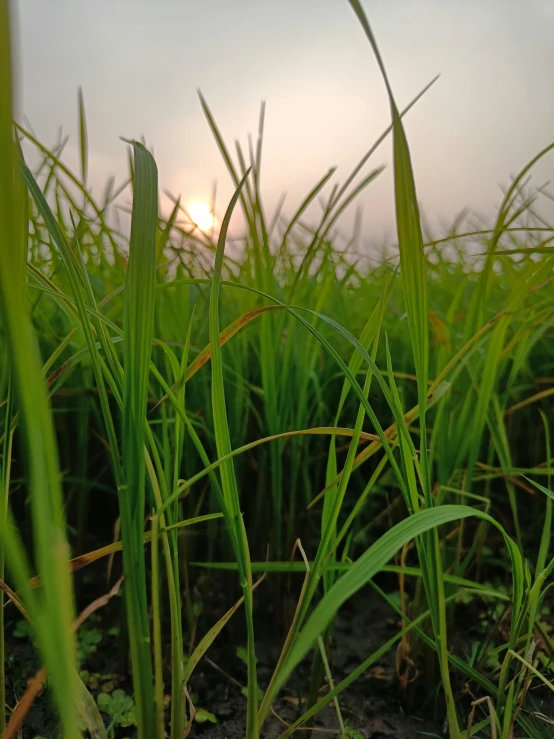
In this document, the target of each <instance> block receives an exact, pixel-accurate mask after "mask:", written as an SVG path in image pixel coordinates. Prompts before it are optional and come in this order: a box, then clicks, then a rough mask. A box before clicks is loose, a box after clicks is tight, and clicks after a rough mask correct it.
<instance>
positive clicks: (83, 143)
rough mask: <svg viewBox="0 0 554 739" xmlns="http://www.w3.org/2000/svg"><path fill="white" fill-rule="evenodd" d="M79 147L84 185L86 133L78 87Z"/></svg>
mask: <svg viewBox="0 0 554 739" xmlns="http://www.w3.org/2000/svg"><path fill="white" fill-rule="evenodd" d="M79 149H80V153H81V179H82V181H83V185H84V186H85V187H86V184H87V175H88V133H87V119H86V115H85V99H84V97H83V88H82V87H79Z"/></svg>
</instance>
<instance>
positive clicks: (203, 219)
mask: <svg viewBox="0 0 554 739" xmlns="http://www.w3.org/2000/svg"><path fill="white" fill-rule="evenodd" d="M188 212H189V215H190V217H191V219H192V222H193V223H194V225H195V226H197V227H198V228H199V229H200V230H201V231H209V230H210V229H211V228H213V225H214V217H213V213H212V210H211V208H210V206H209V205H208V203H206V202H204V201H203V200H194V201H193V202H192V203H190V205H189V206H188Z"/></svg>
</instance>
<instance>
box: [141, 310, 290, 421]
mask: <svg viewBox="0 0 554 739" xmlns="http://www.w3.org/2000/svg"><path fill="white" fill-rule="evenodd" d="M274 310H283V306H282V305H266V306H264V307H263V308H256V309H255V310H253V311H250V312H249V313H245V314H244V315H242V316H239V318H237V319H236V321H233V323H230V324H229V325H228V326H227V328H224V329H223V331H222V332H221V333H220V334H219V346H225V344H226V343H227V342H228V341H229V339H232V338H233V336H234V335H235V334H236V333H238V332H239V331H240V330H241V329H242V328H244V327H245V326H247V325H248V324H249V323H251V322H252V321H253V320H254V319H255V318H258V316H261V315H262V314H263V313H268V312H269V311H274ZM211 356H212V348H211V345H210V344H208V345H207V346H205V347H204V348H203V349H202V351H201V352H200V354H199V355H198V356H197V357H196V359H195V360H194V361H192V362H191V363H190V364H189V366H188V367H187V371H186V373H185V377H184V382H188V381H189V380H190V379H191V377H193V376H194V375H195V374H196V373H197V372H198V370H199V369H200V368H201V367H203V366H204V365H205V364H206V362H208V361H209V360H210V359H211ZM178 389H179V384H178V383H176V384H175V385H174V386H173V387H172V388H171V391H172V392H176V391H177V390H178ZM168 398H169V396H168V395H164V397H163V398H162V399H161V400H159V401H158V402H157V403H156V405H155V406H154V407H153V408H152V410H151V411H150V413H153V412H154V411H155V410H156V408H158V407H159V406H160V405H161V404H162V403H165V401H166V400H168Z"/></svg>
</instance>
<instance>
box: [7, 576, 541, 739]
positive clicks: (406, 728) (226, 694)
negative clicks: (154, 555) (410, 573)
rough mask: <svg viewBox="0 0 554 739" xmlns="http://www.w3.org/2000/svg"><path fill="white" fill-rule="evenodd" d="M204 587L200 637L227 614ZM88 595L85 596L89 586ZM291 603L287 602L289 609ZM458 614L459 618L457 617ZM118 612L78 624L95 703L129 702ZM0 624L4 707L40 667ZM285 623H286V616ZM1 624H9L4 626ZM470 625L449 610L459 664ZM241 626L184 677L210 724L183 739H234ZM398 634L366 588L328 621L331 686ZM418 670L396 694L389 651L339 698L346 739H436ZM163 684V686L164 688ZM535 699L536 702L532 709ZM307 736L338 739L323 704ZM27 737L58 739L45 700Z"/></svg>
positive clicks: (305, 680) (271, 731)
mask: <svg viewBox="0 0 554 739" xmlns="http://www.w3.org/2000/svg"><path fill="white" fill-rule="evenodd" d="M91 570H93V568H91ZM89 579H90V582H91V583H94V582H96V583H97V582H98V579H96V577H95V575H94V573H93V572H92V571H91V572H90V573H89ZM214 585H215V581H214V580H213V579H211V580H209V581H208V583H207V584H205V585H204V587H209V591H210V595H209V596H208V595H207V594H206V593H204V594H202V602H203V612H202V615H201V616H200V619H199V623H198V634H200V635H202V634H204V633H205V632H206V631H207V629H208V628H209V627H210V626H211V625H212V624H214V623H215V622H216V621H217V619H218V618H219V617H220V616H221V615H222V613H223V612H224V611H225V610H226V608H228V607H229V600H228V597H227V596H226V595H225V594H224V587H219V588H218V587H214ZM220 585H221V583H220ZM223 585H224V586H225V585H226V583H223ZM267 585H268V583H265V584H263V585H262V586H261V588H264V587H266V586H267ZM91 587H92V588H93V589H94V588H95V587H96V586H95V585H93V586H91ZM91 592H92V591H91ZM258 592H261V590H260V591H258ZM90 595H91V593H90V592H86V591H85V592H84V593H81V597H82V598H83V602H87V601H88V602H90ZM96 595H97V593H96ZM267 596H269V591H268V592H267ZM293 600H294V599H291V603H292V602H293ZM274 602H276V601H275V599H273V598H270V597H266V598H265V603H264V600H263V599H261V598H258V603H261V604H263V605H261V606H259V608H262V607H265V608H266V610H265V613H261V612H259V613H257V614H256V616H257V621H256V623H257V624H258V632H257V653H258V681H259V685H260V687H261V688H265V687H266V685H267V684H268V682H269V679H270V676H271V673H272V670H273V668H274V666H275V664H276V662H277V659H278V656H279V650H280V648H281V645H282V643H283V641H284V638H285V636H286V628H285V623H284V621H285V619H281V622H282V626H281V627H280V628H278V627H277V626H276V624H278V623H279V621H280V619H279V614H275V613H271V612H270V611H269V610H268V609H267V603H270V604H271V603H274ZM283 602H285V601H283ZM270 607H271V606H270ZM464 608H467V610H466V612H464ZM9 610H10V609H8V611H9ZM120 611H121V599H120V598H114V600H113V601H112V602H111V603H110V604H109V605H108V606H107V607H106V608H104V609H103V610H102V611H100V612H98V613H97V614H95V615H94V616H93V617H92V619H91V620H89V621H88V622H87V628H88V629H94V630H96V632H97V633H99V634H100V637H99V638H100V641H99V643H98V644H97V645H96V647H95V648H93V649H92V650H91V651H90V653H88V654H87V655H86V656H85V657H84V659H83V660H82V662H81V669H83V670H86V671H88V674H89V676H90V678H89V680H90V682H89V685H90V686H91V692H92V693H93V695H95V696H97V695H98V693H99V692H106V693H111V692H112V691H113V690H114V689H123V690H125V691H126V693H127V694H128V695H132V685H131V681H130V679H129V677H128V675H127V674H126V670H125V665H124V663H123V662H124V661H123V660H122V657H121V651H120V646H121V643H122V638H121V637H120V636H119V635H118V634H117V633H116V628H117V625H118V624H119V623H120ZM6 616H7V620H8V628H7V633H8V640H7V702H8V704H9V705H11V706H14V705H15V703H16V702H17V700H18V699H19V698H20V697H21V695H22V694H23V692H24V690H25V687H26V683H27V680H28V679H29V678H30V677H32V676H33V675H34V674H35V673H36V671H37V670H38V668H39V667H40V665H39V662H38V660H37V656H36V652H35V650H34V648H33V645H32V644H31V642H30V640H29V639H28V638H21V637H20V638H16V637H14V636H10V634H13V626H14V624H15V623H16V621H17V616H16V614H15V613H8V612H7V613H6ZM282 616H283V614H281V617H282ZM288 617H289V618H290V613H289V614H288ZM11 618H13V619H14V620H13V621H12V623H11V624H10V619H11ZM476 620H477V614H476V613H475V612H472V611H471V606H467V607H464V606H460V607H459V609H458V621H457V623H456V624H455V625H454V628H453V630H452V638H451V648H452V649H453V651H455V652H456V653H457V654H458V655H459V656H463V657H465V658H467V657H468V655H469V651H470V649H471V644H472V641H473V640H474V637H473V636H472V633H471V631H472V628H473V626H472V627H471V628H470V627H468V626H467V624H471V625H473V624H474V623H475V622H476ZM242 623H243V620H242V619H241V614H240V612H239V613H237V615H236V616H235V617H234V618H233V619H232V621H231V622H230V624H228V626H227V628H226V630H225V631H223V632H222V633H221V634H220V635H219V637H218V638H217V639H216V641H215V642H214V644H213V645H212V647H211V648H210V650H209V651H208V653H207V658H205V659H204V660H203V661H202V662H201V663H200V664H199V666H198V667H197V668H196V670H195V672H194V674H193V677H192V679H191V681H190V685H189V691H190V694H191V696H192V698H193V700H194V702H195V705H196V707H197V708H202V709H205V710H206V711H209V712H210V713H212V714H214V716H215V718H216V721H217V723H211V722H210V721H209V720H207V721H205V722H204V723H195V724H194V725H193V727H192V730H191V732H190V734H189V736H190V737H205V739H243V737H244V727H245V725H246V710H245V709H246V699H245V697H244V695H243V693H242V688H241V686H242V685H244V684H245V682H246V665H245V664H244V663H243V662H242V661H241V659H240V657H239V656H237V648H239V651H240V647H243V646H244V643H245V640H244V633H243V631H242ZM264 624H265V625H266V629H265V632H264ZM114 627H115V628H114ZM399 628H400V623H399V620H398V618H397V616H396V615H395V614H394V613H392V611H391V609H390V608H389V607H388V606H387V605H386V604H384V603H383V602H382V601H381V599H380V598H379V597H378V596H377V595H376V594H374V593H373V591H371V590H370V589H369V588H366V589H364V591H363V592H362V593H360V594H358V595H357V596H356V597H355V598H353V599H352V600H351V601H350V602H349V603H348V604H347V605H346V606H345V607H344V608H343V609H341V612H340V613H339V615H338V617H337V619H336V621H335V625H334V629H333V638H332V646H331V650H330V652H329V659H330V663H331V670H332V674H333V679H334V680H335V681H336V682H339V681H340V680H342V679H343V678H344V677H346V676H347V675H348V674H350V672H351V671H352V670H353V669H354V668H355V667H357V666H358V665H359V664H360V663H361V662H362V661H363V660H364V659H366V658H367V657H368V656H369V655H370V654H371V653H372V652H374V651H375V650H376V649H377V648H379V647H380V646H382V645H383V644H384V643H385V642H386V641H387V640H388V639H390V638H391V637H393V636H394V635H395V634H396V633H398V631H399ZM425 664H426V662H425V659H422V658H418V659H417V671H418V679H417V680H416V681H414V682H413V683H410V684H408V686H407V687H405V688H402V687H401V685H400V683H399V680H398V676H397V670H396V650H395V648H393V649H391V650H389V652H388V653H387V654H385V655H384V656H383V658H382V659H381V660H379V661H377V662H376V663H374V664H373V665H372V666H371V668H370V669H369V670H368V671H367V672H366V673H365V674H363V675H362V676H361V677H360V678H359V679H358V680H357V681H355V682H354V683H353V684H352V685H351V686H350V687H349V688H348V689H347V690H345V691H344V692H343V693H341V694H340V696H339V703H340V708H341V712H342V717H343V721H344V724H345V726H347V727H348V732H349V734H348V735H349V737H351V738H352V739H362V738H363V739H379V738H381V737H393V738H394V739H415V738H416V737H422V736H431V737H444V736H445V733H444V723H443V722H444V708H443V706H444V698H443V696H442V693H441V692H440V691H439V690H437V689H428V690H425V686H426V685H431V686H435V685H437V684H438V682H439V681H438V679H437V677H436V675H426V674H425ZM413 669H415V668H413ZM429 669H430V668H429ZM310 672H311V661H309V660H305V661H304V662H303V663H301V664H300V665H299V667H298V668H297V670H296V671H295V673H294V676H293V678H292V679H291V681H290V682H289V684H287V686H286V687H285V689H284V690H283V691H282V692H281V695H280V698H279V700H278V701H277V702H276V704H275V706H274V714H273V715H272V716H270V717H269V719H268V720H267V722H266V723H265V725H264V728H263V732H262V736H263V738H264V739H277V737H279V736H280V735H281V734H282V733H283V731H284V730H285V728H286V725H288V724H290V723H292V722H293V721H294V720H295V719H296V718H297V716H298V715H299V714H300V713H302V710H301V709H300V706H301V705H302V701H303V700H304V699H305V697H306V689H307V686H308V684H309V678H310ZM168 677H169V676H167V678H168ZM455 680H457V681H458V682H455V684H454V690H455V692H456V696H457V700H459V701H460V704H461V705H462V706H463V710H464V712H466V715H467V713H468V712H469V709H470V702H471V700H472V699H473V698H474V697H478V696H472V695H471V694H470V693H469V692H468V687H467V686H466V685H465V683H464V681H463V680H462V679H459V678H458V677H456V678H455ZM166 684H167V685H168V684H169V679H167V681H166ZM545 692H546V693H548V691H545ZM539 697H540V696H538V695H537V699H538V698H539ZM550 708H552V706H550ZM484 710H485V709H484V708H483V709H482V710H481V711H480V713H479V717H478V718H477V717H476V722H477V721H478V720H480V719H482V718H483V717H484V715H485V714H484V713H483V711H484ZM540 710H541V712H543V713H545V714H547V715H551V711H549V710H547V706H546V705H541V706H540ZM105 718H106V723H108V722H109V718H108V717H107V716H105ZM309 726H310V727H312V728H313V731H312V732H310V731H307V730H306V728H304V730H300V731H298V733H297V735H298V736H306V737H310V736H311V737H312V738H313V739H326V738H327V737H335V736H339V735H340V734H339V722H338V719H337V714H336V710H335V708H334V706H333V704H332V703H330V704H329V706H327V707H326V708H325V709H324V710H323V711H322V712H320V713H319V714H318V715H317V716H316V717H314V719H313V720H312V722H311V723H310V724H309ZM113 736H114V738H115V739H133V737H135V736H136V732H135V729H134V727H132V726H129V727H127V728H123V727H121V726H116V727H115V730H114V734H113ZM516 736H517V734H516ZM544 736H545V737H546V736H548V734H544ZM36 737H40V739H43V738H44V739H59V733H58V727H57V722H56V718H55V714H54V713H53V711H52V708H51V704H50V701H49V700H48V690H46V691H45V694H44V695H42V696H40V697H39V698H38V699H37V700H36V701H35V703H34V704H33V707H32V708H31V711H30V712H29V714H28V716H27V718H26V721H25V724H24V728H23V732H22V734H21V739H35V738H36Z"/></svg>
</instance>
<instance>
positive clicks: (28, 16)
mask: <svg viewBox="0 0 554 739" xmlns="http://www.w3.org/2000/svg"><path fill="white" fill-rule="evenodd" d="M364 7H365V9H366V12H367V13H368V17H369V20H370V22H371V24H372V26H373V30H374V32H375V34H376V37H377V40H378V43H379V45H380V49H381V52H382V55H383V57H384V60H385V64H386V66H387V68H388V70H389V73H390V78H391V81H392V84H393V88H394V91H395V93H396V96H397V101H398V103H399V106H400V107H402V106H404V105H405V104H406V103H408V102H409V100H410V99H411V98H412V97H414V96H415V95H416V94H417V93H418V92H419V90H420V89H421V88H422V87H423V86H424V85H425V84H426V83H427V82H429V81H430V80H431V79H432V78H433V77H434V76H435V75H436V74H437V73H440V74H441V78H440V79H439V80H438V82H437V83H436V84H435V85H434V86H433V87H432V88H431V90H430V91H429V92H428V93H427V94H426V95H425V96H424V97H423V99H422V100H421V101H420V102H419V103H418V104H417V106H416V108H414V109H413V110H412V112H410V114H409V117H408V118H407V119H406V125H407V133H408V138H409V143H410V146H411V150H412V157H413V163H414V168H415V175H416V184H417V188H418V195H419V199H420V202H421V204H422V207H423V209H424V211H425V213H426V214H427V215H428V216H429V218H430V219H431V220H433V219H435V222H436V219H437V218H444V219H446V220H448V219H449V218H451V217H452V216H453V214H454V213H456V212H458V211H459V210H460V209H461V208H462V207H464V206H466V205H468V206H471V207H473V208H475V209H477V210H478V211H479V212H481V213H483V214H485V215H486V214H490V213H492V209H493V207H494V206H495V205H496V204H498V202H499V199H500V190H499V187H498V186H499V184H501V183H506V182H507V180H508V178H509V176H510V174H514V173H515V172H516V171H518V170H519V169H520V168H521V167H522V166H523V165H524V164H525V163H526V162H527V161H528V160H529V159H530V158H531V157H532V156H533V155H534V154H535V153H536V152H537V151H538V150H539V149H540V148H542V147H544V146H545V145H546V144H548V143H549V142H550V141H552V140H554V85H553V80H554V44H553V43H552V39H553V38H554V0H480V1H479V0H365V2H364ZM19 33H20V52H19V57H20V60H21V64H20V84H21V87H22V97H21V107H22V109H23V112H24V114H25V115H26V116H27V117H28V119H29V120H30V122H31V124H32V126H33V128H34V130H35V131H36V133H37V134H38V135H39V137H41V138H42V139H43V140H44V141H45V142H46V143H48V144H51V143H53V142H54V140H55V139H56V135H57V133H56V132H57V130H58V128H59V126H60V125H61V126H63V129H64V131H65V132H66V133H70V134H71V135H72V138H71V141H70V144H69V145H68V148H67V157H68V160H69V161H70V162H72V163H74V164H76V162H77V136H76V131H77V88H78V86H79V85H81V86H82V87H83V90H84V95H85V102H86V111H87V120H88V128H89V142H90V175H91V181H92V184H93V186H94V189H95V190H96V191H99V190H100V189H101V187H102V185H103V184H104V182H105V180H106V179H107V178H108V176H109V175H112V174H113V175H116V176H119V177H122V176H123V175H124V174H125V172H126V166H127V164H126V150H125V145H124V144H123V143H122V142H121V141H120V140H119V137H120V136H126V137H139V136H140V135H142V134H144V136H145V137H146V140H147V143H148V144H149V145H150V146H153V148H154V152H155V155H156V159H157V162H158V166H159V170H160V184H161V186H162V187H165V188H168V189H169V190H171V191H172V192H174V193H176V194H179V193H180V194H182V195H183V199H184V201H185V202H186V201H188V200H190V199H191V198H208V197H209V193H210V191H211V187H212V183H213V181H214V180H216V179H217V181H218V192H219V193H220V198H219V207H220V209H221V208H223V207H224V202H223V201H224V199H226V198H228V197H229V195H230V193H231V186H230V182H229V177H228V175H227V173H226V170H225V169H224V167H223V165H222V163H221V161H220V158H219V154H218V152H217V149H216V146H215V143H214V141H213V139H212V137H211V134H210V132H209V129H208V126H207V123H206V121H205V120H204V118H203V114H202V111H201V108H200V104H199V101H198V97H197V94H196V88H200V89H201V90H202V92H203V93H204V95H205V97H206V99H207V101H208V103H209V105H210V106H211V109H212V112H213V114H214V116H215V118H216V120H217V122H218V124H219V126H220V129H221V131H222V133H223V135H224V137H225V138H226V140H227V141H228V142H229V144H232V143H233V141H234V139H235V138H240V139H241V141H242V142H244V143H246V134H247V133H248V132H250V131H252V132H255V131H256V128H257V118H258V110H259V103H260V101H261V100H262V99H263V100H265V101H266V102H267V111H266V112H267V114H266V137H265V154H264V162H263V172H262V187H263V193H264V196H265V200H266V205H267V208H268V210H271V207H272V206H273V205H274V204H275V203H276V201H277V200H278V198H279V196H280V194H281V193H282V192H283V191H287V193H288V196H287V200H286V205H285V211H286V212H288V213H289V214H292V212H293V210H294V208H295V206H296V205H297V204H298V203H299V202H300V200H301V199H302V197H303V196H304V195H305V194H306V193H307V191H308V190H309V189H310V188H311V187H312V185H313V184H314V183H315V182H316V180H317V179H318V178H319V177H321V176H322V175H323V174H324V172H325V171H326V170H327V169H328V168H329V167H330V166H333V165H337V166H338V172H337V174H336V175H335V177H336V178H337V179H336V181H339V182H340V181H341V179H344V178H345V177H346V175H347V173H348V171H349V169H350V168H351V167H352V166H353V165H354V164H355V163H356V161H357V160H358V159H359V158H360V157H361V155H362V154H363V153H364V152H365V150H367V149H368V148H369V146H370V145H371V144H372V143H373V141H374V140H375V139H376V138H377V137H378V136H379V135H380V133H381V132H382V130H383V129H384V128H385V127H386V126H387V124H388V123H389V120H390V119H389V109H388V105H387V102H386V97H385V92H384V87H383V83H382V80H381V79H380V77H379V74H378V71H377V68H376V64H375V60H374V58H373V56H372V52H371V49H370V47H369V45H368V43H367V41H366V39H365V36H364V34H363V32H362V30H361V28H360V27H359V24H358V21H357V19H356V18H355V16H354V14H353V12H352V10H351V9H350V6H349V4H348V3H347V0H19ZM553 161H554V157H553V158H551V159H550V160H549V161H547V162H545V164H544V165H542V167H541V168H540V169H538V170H537V174H536V183H537V184H542V183H543V182H544V181H545V180H547V179H549V177H550V174H549V172H550V171H551V169H552V164H553ZM383 163H384V164H387V165H388V164H389V163H390V145H388V144H387V145H385V146H384V147H382V148H381V149H379V150H378V152H377V153H376V155H375V156H374V159H373V166H377V165H379V164H383ZM370 166H371V163H370ZM368 171H369V170H368ZM359 202H360V204H362V205H363V209H364V233H365V234H367V235H368V236H372V237H376V238H380V237H381V236H382V235H383V234H384V233H388V234H389V235H392V234H393V233H394V231H393V220H392V183H391V172H390V166H388V167H387V171H386V174H385V175H383V176H382V177H381V178H380V179H379V181H378V182H376V183H375V184H373V185H370V186H369V188H368V189H367V190H366V191H365V193H364V194H363V195H362V197H361V198H360V201H359ZM352 215H353V212H352V213H351V216H352ZM345 225H346V226H347V225H348V219H346V224H345Z"/></svg>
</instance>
